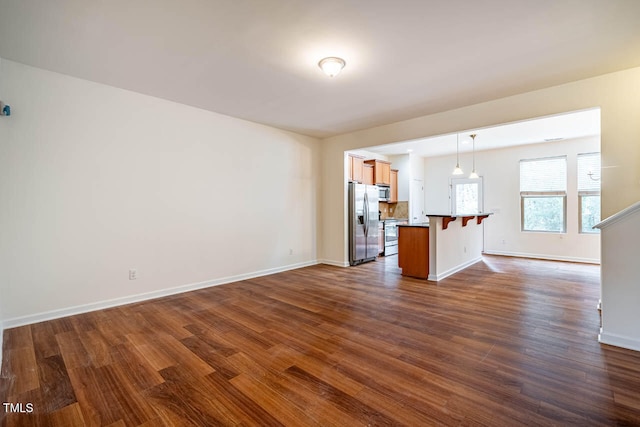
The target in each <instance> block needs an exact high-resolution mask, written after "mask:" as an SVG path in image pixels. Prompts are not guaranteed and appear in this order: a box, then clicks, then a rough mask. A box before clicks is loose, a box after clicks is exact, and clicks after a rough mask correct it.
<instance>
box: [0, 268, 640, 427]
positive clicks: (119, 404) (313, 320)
mask: <svg viewBox="0 0 640 427" xmlns="http://www.w3.org/2000/svg"><path fill="white" fill-rule="evenodd" d="M598 297H599V267H598V266H593V265H583V264H571V263H562V262H550V261H540V260H527V259H517V258H504V257H495V256H486V257H485V258H484V260H483V262H481V263H478V264H475V265H473V266H471V267H470V268H468V269H466V270H464V271H463V272H460V273H458V274H455V275H454V276H451V277H450V278H448V279H445V280H443V281H441V282H439V283H438V284H435V283H433V282H426V281H423V280H418V279H410V278H404V277H402V276H400V272H399V270H398V268H397V266H396V265H395V257H390V258H389V259H386V260H383V261H378V262H375V263H369V264H364V265H361V266H358V267H352V268H337V267H331V266H325V265H318V266H313V267H308V268H303V269H299V270H295V271H289V272H285V273H280V274H275V275H271V276H267V277H262V278H257V279H252V280H246V281H242V282H238V283H233V284H228V285H223V286H217V287H213V288H209V289H205V290H200V291H196V292H191V293H187V294H182V295H176V296H171V297H167V298H162V299H158V300H154V301H148V302H144V303H138V304H133V305H128V306H123V307H118V308H112V309H107V310H101V311H97V312H93V313H88V314H83V315H78V316H73V317H67V318H63V319H58V320H53V321H49V322H43V323H38V324H34V325H29V326H24V327H20V328H14V329H10V330H7V331H5V342H4V362H3V366H2V371H1V373H2V375H1V376H0V377H1V378H0V398H1V399H2V401H3V402H11V403H23V404H26V403H32V404H33V407H34V411H33V413H5V412H4V411H2V412H1V413H0V417H2V425H3V426H40V425H41V426H48V425H51V426H83V425H88V426H94V425H95V426H138V425H141V426H162V425H169V426H171V425H178V426H182V425H196V426H217V425H225V426H232V425H242V426H251V425H256V426H257V425H259V426H279V425H286V426H306V425H318V426H358V425H372V426H373V425H375V426H377V425H381V426H389V425H408V426H431V425H447V426H451V425H453V426H457V425H460V426H463V425H464V426H478V425H487V426H516V425H537V426H547V425H581V426H587V425H603V426H605V425H606V426H609V425H640V353H638V352H632V351H627V350H623V349H619V348H615V347H609V346H604V345H600V344H598V342H597V333H598V328H599V315H598V311H597V310H596V305H597V302H598ZM0 409H4V408H0Z"/></svg>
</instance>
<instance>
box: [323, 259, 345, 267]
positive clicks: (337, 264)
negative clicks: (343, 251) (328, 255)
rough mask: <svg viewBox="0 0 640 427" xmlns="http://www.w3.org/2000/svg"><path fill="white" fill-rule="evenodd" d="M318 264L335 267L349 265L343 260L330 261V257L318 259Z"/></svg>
mask: <svg viewBox="0 0 640 427" xmlns="http://www.w3.org/2000/svg"><path fill="white" fill-rule="evenodd" d="M318 264H327V265H333V266H336V267H349V263H348V262H345V261H332V260H330V259H319V260H318Z"/></svg>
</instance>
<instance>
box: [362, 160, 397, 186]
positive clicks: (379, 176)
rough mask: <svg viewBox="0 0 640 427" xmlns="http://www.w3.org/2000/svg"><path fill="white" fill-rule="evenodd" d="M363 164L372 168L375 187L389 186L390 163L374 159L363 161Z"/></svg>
mask: <svg viewBox="0 0 640 427" xmlns="http://www.w3.org/2000/svg"><path fill="white" fill-rule="evenodd" d="M364 163H365V164H367V165H372V166H373V179H374V182H373V183H374V184H375V185H391V163H389V162H385V161H384V160H375V159H372V160H365V162H364Z"/></svg>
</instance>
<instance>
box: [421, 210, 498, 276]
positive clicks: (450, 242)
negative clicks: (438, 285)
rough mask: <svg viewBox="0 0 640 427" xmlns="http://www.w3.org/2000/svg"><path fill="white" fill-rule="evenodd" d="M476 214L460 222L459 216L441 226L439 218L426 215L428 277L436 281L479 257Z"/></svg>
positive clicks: (479, 226) (479, 246) (478, 259)
mask: <svg viewBox="0 0 640 427" xmlns="http://www.w3.org/2000/svg"><path fill="white" fill-rule="evenodd" d="M490 220H491V217H489V218H488V219H485V220H484V221H483V222H482V224H478V222H477V217H475V218H473V219H472V220H470V221H469V222H468V223H467V225H466V226H463V225H462V218H456V219H455V220H454V221H452V222H450V223H449V224H448V226H447V229H446V230H443V229H442V224H443V218H441V217H433V216H430V217H429V280H433V281H438V280H442V279H444V278H446V277H449V276H451V275H452V274H454V273H457V272H458V271H461V270H463V269H465V268H467V267H468V266H470V265H472V264H475V263H476V262H478V261H480V260H482V228H483V225H484V223H485V222H487V221H490Z"/></svg>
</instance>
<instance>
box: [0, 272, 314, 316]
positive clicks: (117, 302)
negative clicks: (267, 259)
mask: <svg viewBox="0 0 640 427" xmlns="http://www.w3.org/2000/svg"><path fill="white" fill-rule="evenodd" d="M316 264H318V261H317V260H313V261H306V262H300V263H296V264H290V265H286V266H283V267H276V268H270V269H267V270H260V271H255V272H253V273H246V274H239V275H237V276H228V277H223V278H220V279H214V280H208V281H205V282H199V283H191V284H188V285H182V286H177V287H174V288H168V289H162V290H159V291H154V292H147V293H143V294H137V295H129V296H126V297H121V298H114V299H110V300H105V301H98V302H93V303H89V304H83V305H77V306H74V307H67V308H62V309H58V310H51V311H45V312H43V313H37V314H30V315H27V316H20V317H14V318H12V319H6V320H5V321H4V324H3V326H4V327H5V328H15V327H18V326H23V325H30V324H32V323H38V322H44V321H46V320H53V319H59V318H61V317H67V316H73V315H76V314H82V313H87V312H90V311H96V310H102V309H105V308H110V307H117V306H121V305H125V304H131V303H135V302H141V301H147V300H152V299H156V298H161V297H166V296H169V295H175V294H181V293H184V292H189V291H195V290H198V289H203V288H208V287H211V286H218V285H224V284H227V283H233V282H239V281H241V280H248V279H254V278H256V277H261V276H268V275H270V274H275V273H281V272H283V271H288V270H295V269H298V268H302V267H308V266H311V265H316Z"/></svg>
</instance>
